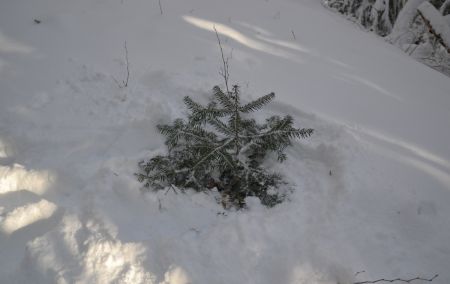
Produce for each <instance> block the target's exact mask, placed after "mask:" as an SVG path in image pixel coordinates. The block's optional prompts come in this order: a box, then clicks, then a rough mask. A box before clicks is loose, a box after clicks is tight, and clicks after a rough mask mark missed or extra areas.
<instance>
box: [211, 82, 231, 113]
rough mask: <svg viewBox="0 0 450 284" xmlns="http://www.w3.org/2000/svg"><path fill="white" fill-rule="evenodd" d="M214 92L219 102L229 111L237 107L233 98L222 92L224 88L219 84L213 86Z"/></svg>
mask: <svg viewBox="0 0 450 284" xmlns="http://www.w3.org/2000/svg"><path fill="white" fill-rule="evenodd" d="M213 94H214V97H215V98H216V99H217V100H218V101H219V103H220V104H221V105H222V106H223V107H224V108H225V109H226V110H227V111H230V112H231V111H233V110H234V109H235V105H234V103H233V101H232V100H231V98H230V97H229V96H228V95H227V94H225V93H224V92H222V90H221V89H220V88H219V86H215V87H214V88H213Z"/></svg>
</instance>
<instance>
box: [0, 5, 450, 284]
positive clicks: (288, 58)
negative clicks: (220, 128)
mask: <svg viewBox="0 0 450 284" xmlns="http://www.w3.org/2000/svg"><path fill="white" fill-rule="evenodd" d="M410 1H411V0H410ZM410 1H409V2H410ZM409 2H408V3H409ZM161 4H162V10H163V14H162V15H161V13H160V10H159V5H158V1H145V0H133V1H131V0H124V1H119V0H117V1H105V0H96V1H88V0H79V1H56V0H33V1H32V0H17V1H6V2H5V3H2V5H1V6H2V8H1V9H0V91H1V92H0V228H1V230H0V256H1V257H0V276H1V279H2V283H158V284H160V283H164V284H168V283H170V284H181V283H186V284H187V283H258V284H265V283H267V284H269V283H289V284H291V283H292V284H294V283H296V284H297V283H337V282H339V283H353V282H356V281H362V280H372V279H379V278H397V277H402V278H412V277H416V276H422V277H432V276H433V275H434V274H436V273H438V274H439V277H438V278H436V279H435V280H434V281H433V283H443V284H446V283H450V274H449V272H448V264H449V263H450V243H449V241H448V240H449V239H450V219H449V218H448V216H450V207H449V206H448V203H449V201H450V148H449V146H448V145H449V144H450V132H449V131H447V130H448V128H449V124H450V113H449V112H448V107H449V105H450V96H449V94H450V80H448V77H445V76H444V75H442V74H441V73H438V72H437V71H435V70H433V69H430V68H428V67H426V66H424V65H422V64H420V63H418V62H416V61H414V60H413V59H411V58H409V57H408V56H406V55H405V54H403V53H402V52H401V51H400V50H398V49H397V48H395V47H394V46H391V45H389V44H387V43H385V42H383V41H382V40H380V39H379V38H377V37H376V36H374V35H371V34H369V33H366V32H363V31H361V30H359V29H358V28H356V27H355V26H354V25H352V24H351V23H349V22H347V21H346V20H345V19H343V18H341V17H340V16H339V15H335V14H333V13H332V12H330V11H328V10H327V9H324V8H323V7H322V5H321V4H320V3H319V2H318V1H314V0H302V1H297V0H296V1H293V0H280V1H260V0H248V1H238V0H230V1H219V0H189V1H164V0H162V1H161ZM34 19H38V20H40V21H41V23H39V24H36V23H35V22H34ZM214 25H215V27H216V29H217V30H218V32H219V34H220V36H221V38H222V39H223V41H222V43H223V45H224V49H225V52H226V54H231V51H232V55H230V74H231V78H230V80H231V82H233V83H234V82H236V83H239V84H240V85H241V86H242V93H243V95H244V96H247V98H248V99H250V98H255V97H257V96H261V95H264V94H267V93H269V92H271V91H274V92H275V94H276V98H275V102H274V103H273V104H271V105H270V106H269V107H267V108H266V109H265V111H264V112H263V113H260V114H258V115H259V117H265V116H268V115H272V114H282V115H286V114H289V115H291V116H293V118H294V120H295V121H296V123H297V125H298V127H311V128H314V129H315V133H314V135H313V136H312V137H311V138H310V139H305V140H301V141H299V142H298V143H295V144H294V145H293V147H291V148H290V149H288V152H287V154H288V160H287V161H286V162H285V163H283V164H277V163H276V162H274V161H273V162H270V161H269V162H268V165H269V166H270V167H272V168H273V169H274V170H277V171H279V172H282V173H283V174H284V175H285V176H286V180H288V181H289V182H290V187H293V188H294V189H295V191H294V192H293V193H292V195H291V196H290V198H289V199H290V200H289V201H287V202H285V203H283V204H280V205H279V206H276V207H275V208H272V209H267V208H264V207H262V206H261V205H260V204H259V203H258V201H257V200H255V199H249V200H247V204H248V205H249V207H250V209H249V210H247V211H242V212H234V211H230V212H228V211H224V210H223V209H222V208H221V206H220V205H219V204H217V203H216V200H215V198H216V195H215V194H214V193H211V194H204V193H194V192H190V191H187V192H186V193H185V194H182V193H180V192H177V193H175V192H174V191H173V190H170V191H168V192H167V193H165V192H164V191H162V192H158V193H148V192H147V193H145V192H141V191H140V189H141V186H142V185H141V184H139V183H138V182H137V181H136V179H135V177H134V176H133V173H134V172H136V171H137V162H138V161H139V160H140V159H142V158H145V157H150V156H152V155H155V154H158V153H161V152H164V150H165V148H164V145H163V139H162V137H161V136H160V135H159V134H158V133H157V132H156V131H155V125H156V124H158V123H167V122H170V121H172V120H173V119H175V118H177V117H182V116H183V115H185V111H184V109H183V103H182V98H183V97H184V96H186V95H189V96H191V97H193V98H194V99H196V100H200V101H201V100H205V99H206V98H207V96H208V94H209V93H210V90H211V89H212V87H213V86H214V85H215V84H220V83H221V77H220V76H219V74H218V71H219V67H220V62H221V59H220V57H219V56H220V54H219V49H218V46H217V42H216V37H215V34H214V33H213V31H212V26H214ZM292 32H294V33H295V39H294V38H293V34H292ZM125 41H126V42H127V48H128V52H129V61H130V82H129V86H128V87H126V88H119V87H118V86H117V84H116V83H115V81H114V79H113V77H114V78H115V79H116V80H117V81H122V80H124V79H125V78H126V66H125V65H124V64H125V62H124V57H125V53H124V49H123V46H124V42H125ZM363 270H364V271H365V272H364V273H359V274H358V275H357V276H355V274H356V273H357V272H358V271H363Z"/></svg>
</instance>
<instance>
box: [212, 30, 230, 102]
mask: <svg viewBox="0 0 450 284" xmlns="http://www.w3.org/2000/svg"><path fill="white" fill-rule="evenodd" d="M213 28H214V31H215V32H216V37H217V42H218V43H219V48H220V54H221V55H222V64H223V67H222V69H221V70H220V72H219V74H220V75H221V76H222V77H223V79H224V81H225V87H226V89H227V94H228V93H230V89H229V88H228V78H229V77H230V73H229V72H228V58H226V59H225V55H224V54H223V48H222V43H221V41H220V37H219V33H218V32H217V29H216V26H213Z"/></svg>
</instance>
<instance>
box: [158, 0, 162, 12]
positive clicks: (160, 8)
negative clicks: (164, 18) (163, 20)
mask: <svg viewBox="0 0 450 284" xmlns="http://www.w3.org/2000/svg"><path fill="white" fill-rule="evenodd" d="M158 4H159V11H160V12H161V15H162V14H163V9H162V5H161V0H158Z"/></svg>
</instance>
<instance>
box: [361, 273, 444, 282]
mask: <svg viewBox="0 0 450 284" xmlns="http://www.w3.org/2000/svg"><path fill="white" fill-rule="evenodd" d="M438 276H439V274H436V275H434V276H433V277H431V278H429V279H427V278H422V277H416V278H411V279H402V278H396V279H378V280H373V281H362V282H355V283H353V284H373V283H379V282H389V283H392V282H403V283H411V282H413V281H425V282H432V281H433V280H434V279H436V278H437V277H438Z"/></svg>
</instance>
